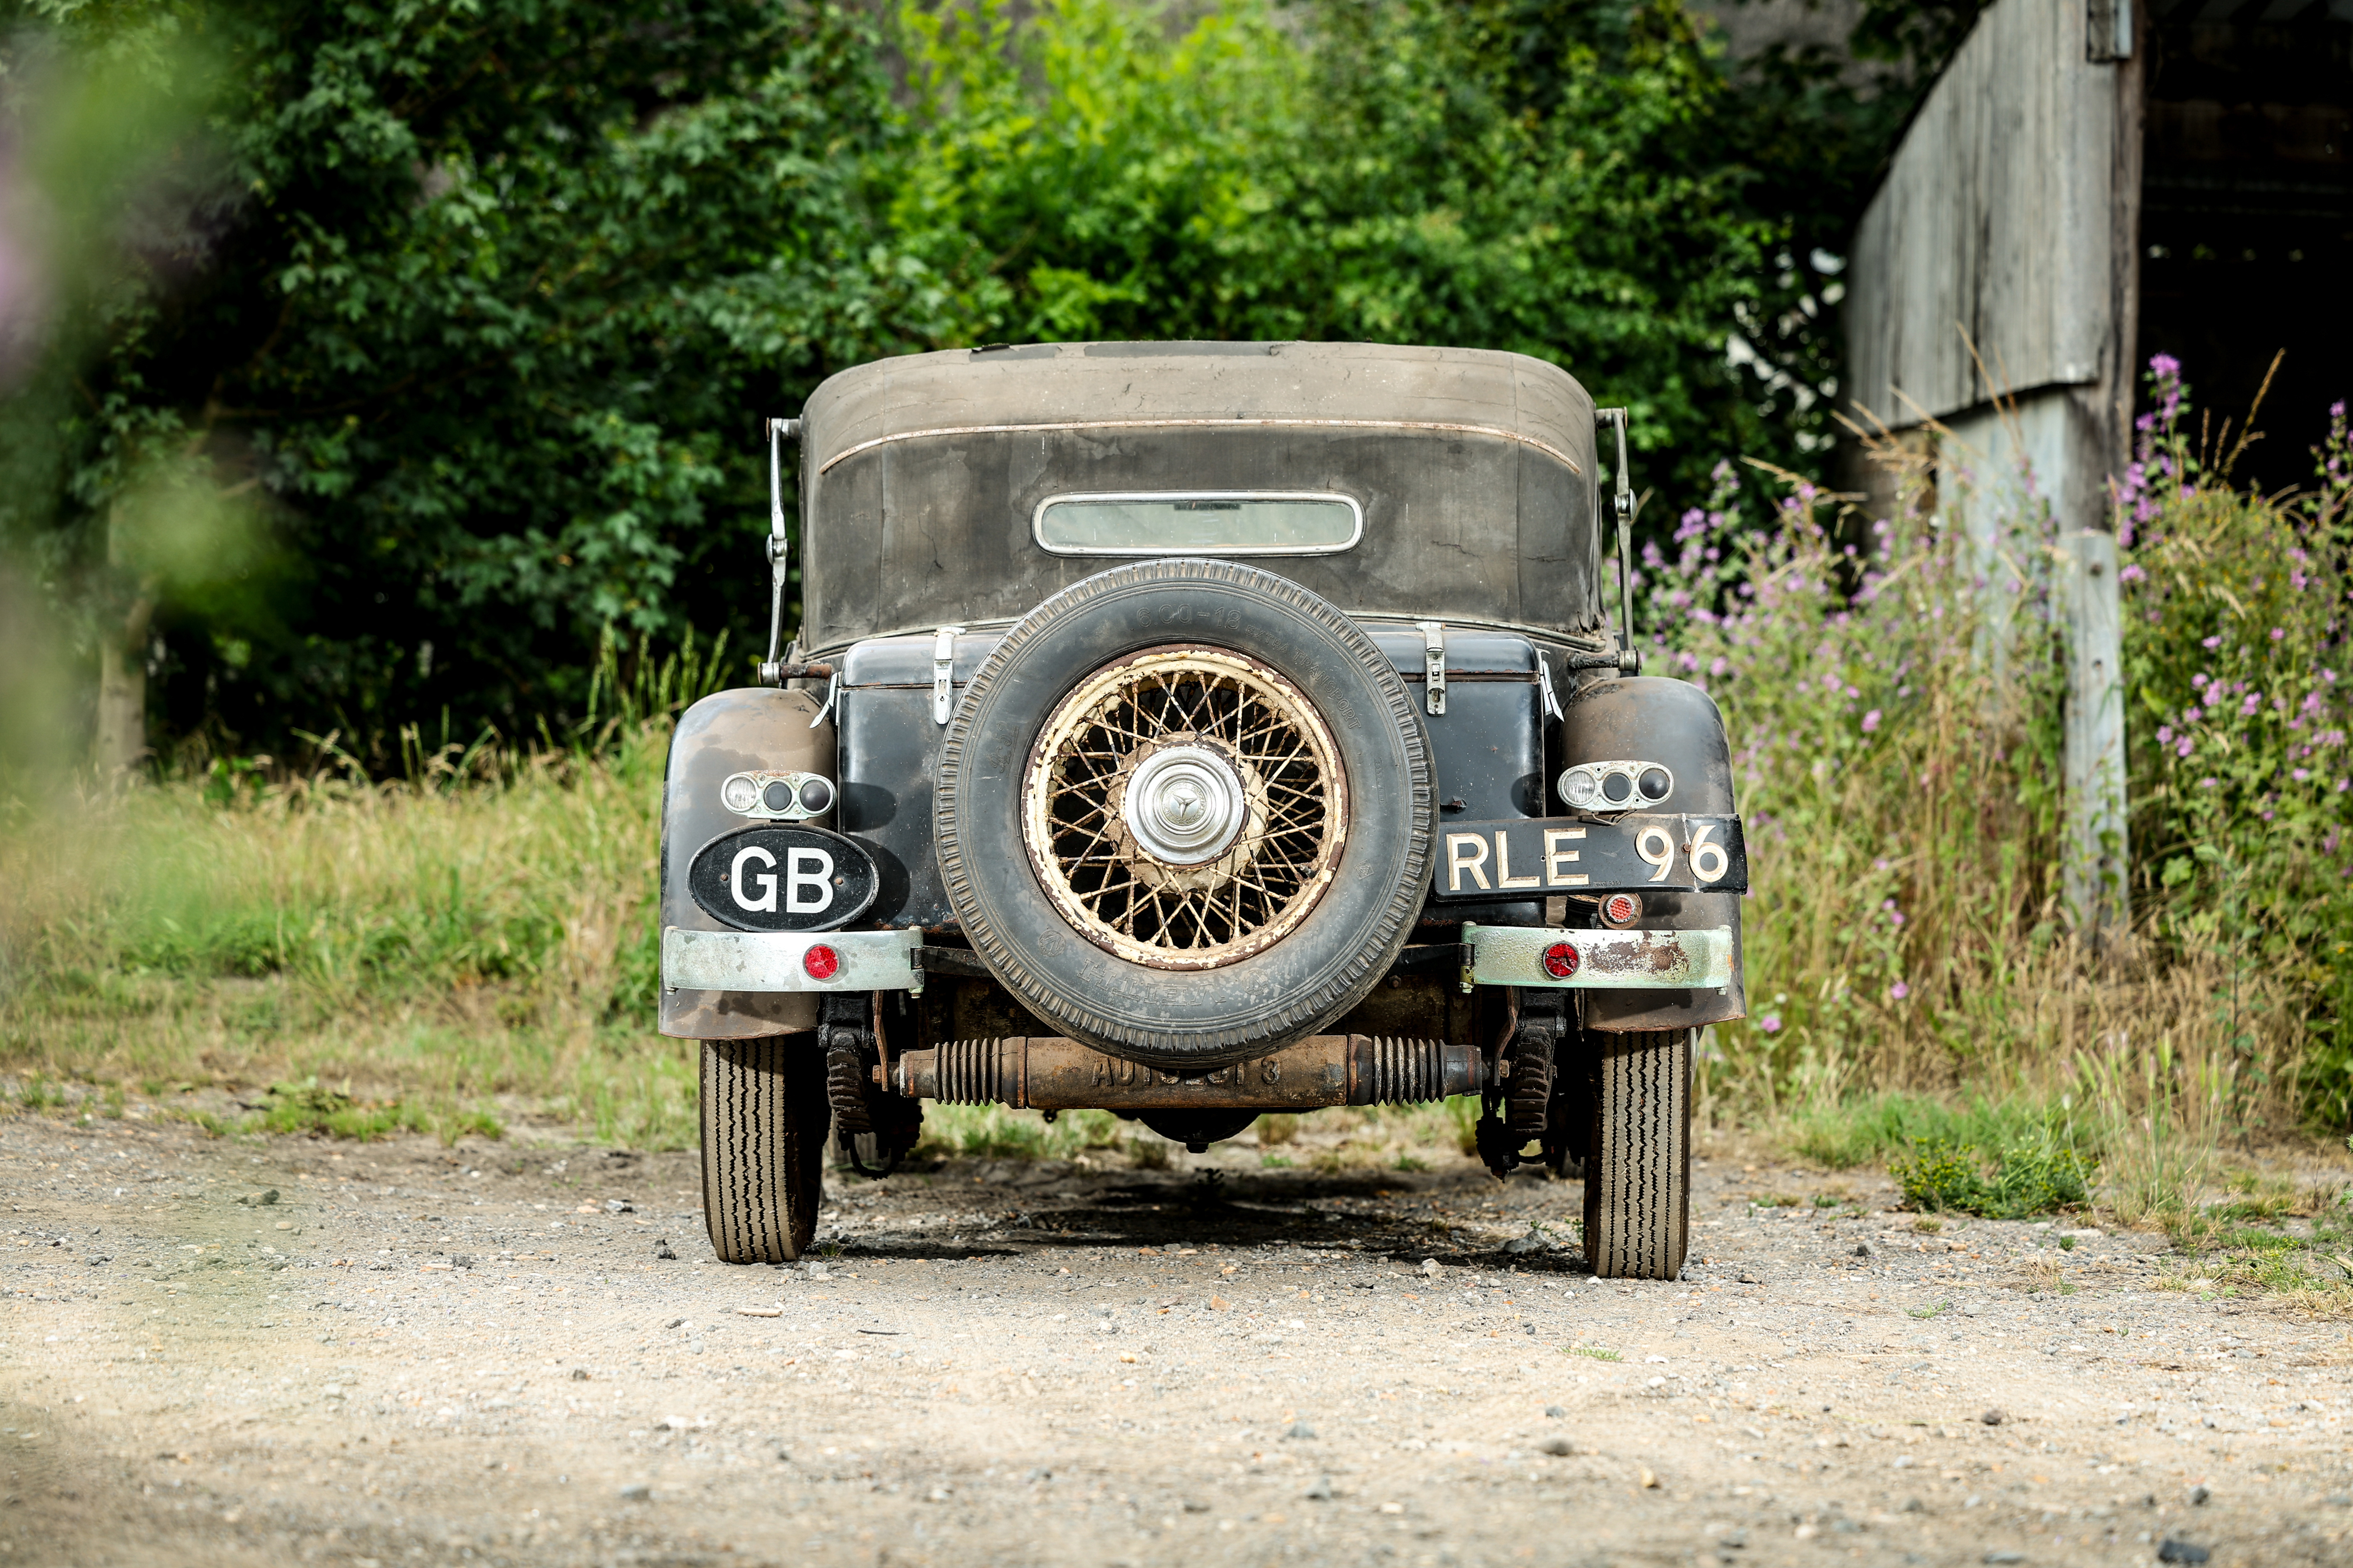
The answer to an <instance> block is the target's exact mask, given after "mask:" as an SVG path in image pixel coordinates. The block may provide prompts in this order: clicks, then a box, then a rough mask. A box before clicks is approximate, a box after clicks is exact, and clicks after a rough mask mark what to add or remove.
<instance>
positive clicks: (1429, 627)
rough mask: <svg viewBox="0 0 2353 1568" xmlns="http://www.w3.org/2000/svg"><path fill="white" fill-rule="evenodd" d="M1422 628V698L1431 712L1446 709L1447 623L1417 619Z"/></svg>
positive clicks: (1415, 623) (1424, 705)
mask: <svg viewBox="0 0 2353 1568" xmlns="http://www.w3.org/2000/svg"><path fill="white" fill-rule="evenodd" d="M1413 624H1414V625H1415V626H1419V627H1420V628H1421V680H1422V687H1421V700H1422V706H1423V707H1424V708H1425V709H1426V710H1428V711H1429V712H1430V713H1432V714H1438V713H1443V712H1445V711H1446V623H1445V622H1444V621H1416V622H1414V623H1413Z"/></svg>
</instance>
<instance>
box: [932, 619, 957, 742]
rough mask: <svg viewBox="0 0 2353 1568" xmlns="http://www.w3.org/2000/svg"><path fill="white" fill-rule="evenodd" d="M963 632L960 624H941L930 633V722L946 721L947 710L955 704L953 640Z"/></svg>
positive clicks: (939, 722)
mask: <svg viewBox="0 0 2353 1568" xmlns="http://www.w3.org/2000/svg"><path fill="white" fill-rule="evenodd" d="M963 634H964V628H963V627H962V626H942V627H941V628H940V629H939V630H938V631H936V632H934V634H932V722H933V723H934V724H944V723H946V722H947V721H948V710H949V709H950V708H952V707H954V706H955V640H956V638H957V637H960V636H962V635H963Z"/></svg>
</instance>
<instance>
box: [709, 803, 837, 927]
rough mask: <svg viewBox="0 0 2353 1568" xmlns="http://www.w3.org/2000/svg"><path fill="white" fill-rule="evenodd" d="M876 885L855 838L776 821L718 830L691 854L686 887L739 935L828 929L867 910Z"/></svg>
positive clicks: (712, 915) (710, 911) (713, 915)
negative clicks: (751, 932)
mask: <svg viewBox="0 0 2353 1568" xmlns="http://www.w3.org/2000/svg"><path fill="white" fill-rule="evenodd" d="M686 887H687V890H688V891H689V892H691V893H692V894H693V895H694V901H695V902H696V903H698V904H700V905H702V910H703V912H704V913H705V914H708V915H709V916H711V917H712V919H713V920H715V921H720V922H721V923H722V924H724V925H731V926H733V927H734V928H735V929H736V930H737V931H832V930H835V929H836V928H838V927H839V926H843V925H847V924H848V923H849V922H850V921H854V920H856V919H857V918H858V917H859V916H860V915H862V914H864V913H865V912H866V906H867V905H869V904H871V903H872V902H873V901H874V894H875V892H876V890H877V889H879V888H880V887H881V877H880V876H879V875H878V874H877V872H876V869H875V865H874V857H873V856H871V855H870V854H868V853H867V851H866V848H865V847H864V846H863V845H861V844H860V843H859V842H858V841H857V840H856V839H853V838H845V837H842V836H841V835H840V834H839V833H828V832H827V831H826V830H825V829H824V828H822V827H799V826H786V825H785V824H782V823H775V824H764V825H763V826H758V827H745V828H740V829H738V830H737V831H735V832H733V833H723V834H721V835H720V836H719V837H716V838H714V839H712V841H711V842H710V843H708V844H706V845H704V846H703V847H702V848H700V849H698V850H696V851H695V852H694V860H693V863H692V864H691V865H690V866H688V867H687V869H686Z"/></svg>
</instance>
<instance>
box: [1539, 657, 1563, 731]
mask: <svg viewBox="0 0 2353 1568" xmlns="http://www.w3.org/2000/svg"><path fill="white" fill-rule="evenodd" d="M1536 686H1537V688H1538V689H1540V690H1541V691H1543V693H1544V710H1545V715H1546V717H1547V718H1551V719H1565V718H1567V714H1565V713H1563V712H1562V711H1561V710H1560V699H1559V698H1558V697H1556V696H1555V695H1554V694H1553V689H1552V660H1550V659H1548V658H1545V656H1544V655H1543V654H1541V653H1539V654H1538V655H1536Z"/></svg>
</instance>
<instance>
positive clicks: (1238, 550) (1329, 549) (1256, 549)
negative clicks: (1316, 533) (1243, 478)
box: [1029, 490, 1365, 556]
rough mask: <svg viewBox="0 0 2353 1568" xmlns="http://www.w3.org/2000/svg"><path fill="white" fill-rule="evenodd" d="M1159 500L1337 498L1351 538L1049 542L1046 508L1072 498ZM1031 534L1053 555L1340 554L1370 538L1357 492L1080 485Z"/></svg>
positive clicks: (1036, 519) (1040, 514) (1034, 517)
mask: <svg viewBox="0 0 2353 1568" xmlns="http://www.w3.org/2000/svg"><path fill="white" fill-rule="evenodd" d="M1155 500H1171V501H1173V500H1235V501H1252V500H1277V501H1338V502H1340V503H1342V504H1343V505H1345V507H1346V508H1347V509H1348V518H1349V528H1348V537H1347V538H1346V539H1345V540H1344V541H1342V542H1340V543H1337V544H1310V545H1298V544H1234V545H1220V546H1210V545H1198V544H1196V545H1172V544H1137V545H1126V544H1119V545H1093V544H1049V543H1048V542H1046V510H1047V508H1049V507H1055V506H1064V505H1068V504H1071V503H1072V502H1086V501H1155ZM1029 537H1030V539H1031V541H1032V542H1035V543H1036V544H1037V546H1038V548H1039V549H1040V550H1042V551H1044V552H1046V553H1048V554H1049V555H1136V556H1156V555H1172V554H1173V555H1337V554H1340V553H1341V552H1344V551H1349V550H1354V549H1355V548H1356V546H1357V544H1358V543H1359V542H1362V541H1363V539H1364V537H1365V507H1364V503H1363V502H1362V501H1359V500H1357V499H1356V497H1354V496H1349V495H1341V494H1339V493H1338V492H1337V491H1334V490H1078V491H1072V492H1071V493H1069V494H1066V495H1058V496H1048V497H1047V498H1046V499H1045V500H1041V501H1039V503H1038V510H1036V511H1034V512H1032V513H1031V514H1030V517H1029Z"/></svg>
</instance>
